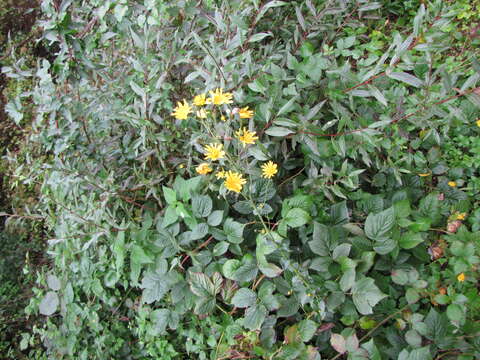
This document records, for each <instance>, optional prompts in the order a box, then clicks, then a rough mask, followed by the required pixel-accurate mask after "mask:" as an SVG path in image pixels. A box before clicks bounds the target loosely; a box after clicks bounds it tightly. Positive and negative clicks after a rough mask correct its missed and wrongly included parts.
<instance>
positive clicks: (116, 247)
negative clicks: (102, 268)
mask: <svg viewBox="0 0 480 360" xmlns="http://www.w3.org/2000/svg"><path fill="white" fill-rule="evenodd" d="M112 252H113V255H114V257H115V268H116V269H117V272H120V271H122V269H123V264H124V262H125V231H119V232H118V234H117V237H116V238H115V242H114V243H113V246H112Z"/></svg>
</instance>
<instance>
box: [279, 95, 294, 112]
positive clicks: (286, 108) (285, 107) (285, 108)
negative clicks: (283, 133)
mask: <svg viewBox="0 0 480 360" xmlns="http://www.w3.org/2000/svg"><path fill="white" fill-rule="evenodd" d="M295 100H297V97H293V98H291V99H290V100H288V101H287V102H286V103H285V104H284V105H283V106H282V107H281V108H280V110H278V113H277V117H279V116H281V115H283V114H288V113H289V112H290V111H292V110H293V108H294V106H295Z"/></svg>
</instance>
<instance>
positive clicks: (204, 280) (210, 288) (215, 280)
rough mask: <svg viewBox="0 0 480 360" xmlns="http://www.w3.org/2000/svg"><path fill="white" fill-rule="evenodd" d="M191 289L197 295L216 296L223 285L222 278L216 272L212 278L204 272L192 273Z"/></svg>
mask: <svg viewBox="0 0 480 360" xmlns="http://www.w3.org/2000/svg"><path fill="white" fill-rule="evenodd" d="M189 285H190V290H191V291H192V292H193V293H194V294H195V295H197V296H200V297H204V298H211V297H215V296H216V295H217V294H218V293H219V292H220V288H221V286H222V278H221V275H220V274H219V273H214V274H213V277H212V280H210V278H209V277H208V276H207V275H205V274H203V273H198V272H192V273H190V281H189Z"/></svg>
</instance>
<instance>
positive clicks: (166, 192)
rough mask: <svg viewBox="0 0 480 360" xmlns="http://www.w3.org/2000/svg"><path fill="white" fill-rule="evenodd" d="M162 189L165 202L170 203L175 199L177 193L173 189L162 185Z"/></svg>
mask: <svg viewBox="0 0 480 360" xmlns="http://www.w3.org/2000/svg"><path fill="white" fill-rule="evenodd" d="M162 189H163V196H164V197H165V201H166V202H167V204H169V205H172V204H173V203H175V202H176V201H177V193H176V192H175V190H173V189H170V188H168V187H166V186H163V187H162Z"/></svg>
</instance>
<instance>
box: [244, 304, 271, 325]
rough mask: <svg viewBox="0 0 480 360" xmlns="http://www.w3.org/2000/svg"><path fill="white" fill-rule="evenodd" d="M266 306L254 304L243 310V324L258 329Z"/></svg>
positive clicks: (263, 317) (265, 313)
mask: <svg viewBox="0 0 480 360" xmlns="http://www.w3.org/2000/svg"><path fill="white" fill-rule="evenodd" d="M266 316H267V308H266V307H265V306H264V305H261V304H259V305H254V306H252V307H249V308H248V309H247V311H245V317H244V319H243V326H244V327H245V328H247V329H249V330H258V329H260V327H261V326H262V324H263V322H264V321H265V317H266Z"/></svg>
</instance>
